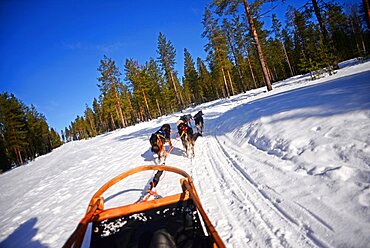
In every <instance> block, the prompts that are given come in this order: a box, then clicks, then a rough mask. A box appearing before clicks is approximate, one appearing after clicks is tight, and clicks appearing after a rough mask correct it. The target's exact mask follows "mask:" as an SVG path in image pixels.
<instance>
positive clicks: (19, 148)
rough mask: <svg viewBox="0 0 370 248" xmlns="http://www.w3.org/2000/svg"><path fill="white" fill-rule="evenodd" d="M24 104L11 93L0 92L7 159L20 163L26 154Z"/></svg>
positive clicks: (0, 116) (3, 137)
mask: <svg viewBox="0 0 370 248" xmlns="http://www.w3.org/2000/svg"><path fill="white" fill-rule="evenodd" d="M24 108H25V106H24V105H23V103H21V102H20V101H19V100H18V99H17V98H16V97H15V96H14V95H13V94H10V95H9V94H8V93H2V94H0V118H1V119H0V123H1V126H2V128H1V129H2V134H1V135H2V139H3V140H5V141H6V143H5V142H3V143H5V144H6V149H7V151H8V156H9V160H10V161H12V162H14V163H16V164H17V165H22V164H23V163H24V158H25V155H26V152H25V151H26V147H27V145H28V143H27V129H26V116H25V113H24Z"/></svg>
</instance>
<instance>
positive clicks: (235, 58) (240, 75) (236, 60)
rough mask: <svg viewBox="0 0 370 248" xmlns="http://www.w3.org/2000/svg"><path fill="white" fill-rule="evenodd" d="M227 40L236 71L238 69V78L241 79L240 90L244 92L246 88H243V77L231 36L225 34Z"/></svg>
mask: <svg viewBox="0 0 370 248" xmlns="http://www.w3.org/2000/svg"><path fill="white" fill-rule="evenodd" d="M227 40H228V41H229V45H230V48H231V52H232V54H233V56H234V61H235V67H236V69H237V71H238V74H239V78H240V81H241V84H240V86H241V90H242V91H243V92H246V90H245V88H244V79H243V74H242V73H241V71H240V66H239V63H238V58H237V56H236V52H235V48H234V46H233V44H232V43H231V38H230V36H229V35H228V36H227Z"/></svg>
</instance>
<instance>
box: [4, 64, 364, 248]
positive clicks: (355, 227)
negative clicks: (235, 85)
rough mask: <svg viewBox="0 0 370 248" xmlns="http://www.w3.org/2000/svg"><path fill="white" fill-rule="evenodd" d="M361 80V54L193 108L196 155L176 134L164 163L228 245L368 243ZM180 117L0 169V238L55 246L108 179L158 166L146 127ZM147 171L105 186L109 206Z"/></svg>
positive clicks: (173, 189) (169, 183) (136, 193)
mask: <svg viewBox="0 0 370 248" xmlns="http://www.w3.org/2000/svg"><path fill="white" fill-rule="evenodd" d="M369 78H370V63H369V62H368V63H365V64H362V65H358V66H357V67H356V70H354V69H348V68H345V69H342V70H341V71H339V72H338V74H337V75H335V76H333V77H329V78H324V79H320V80H317V81H314V82H311V81H305V79H304V77H296V78H293V79H290V80H287V81H283V82H279V83H277V84H274V91H273V92H269V93H266V92H264V89H256V90H253V91H250V92H247V93H245V94H241V95H238V96H234V97H231V98H229V99H221V100H217V101H213V102H209V103H205V104H202V105H200V106H197V107H195V108H190V109H188V110H187V112H186V113H191V114H195V113H196V112H197V111H198V110H202V111H203V113H205V116H204V119H205V132H204V136H203V137H199V138H198V140H197V141H196V145H195V157H194V158H193V159H189V158H187V157H186V156H185V153H184V149H183V147H182V144H181V141H179V140H176V139H174V140H173V144H175V148H174V149H173V150H172V152H171V154H170V155H169V156H168V158H167V160H166V165H167V166H175V167H178V168H180V169H183V170H185V171H186V172H188V173H189V174H190V175H191V176H192V178H193V180H194V183H195V186H196V190H197V192H198V194H199V196H200V199H201V202H202V205H203V207H204V208H205V210H206V212H207V214H208V216H209V217H210V219H211V221H212V223H213V224H214V226H215V228H216V230H217V231H218V233H219V234H220V236H221V238H222V239H223V240H224V242H225V244H226V246H227V247H235V248H239V247H243V248H244V247H368V244H369V243H370V218H369V216H370V215H369V213H370V188H369V185H370V168H369V165H370V155H369V154H370V146H369V144H370V131H369V130H370V98H369V94H368V92H370V84H369ZM182 114H184V113H177V114H175V115H170V116H164V117H162V118H159V119H156V120H152V121H150V122H146V123H140V124H138V125H136V126H131V127H128V128H125V129H121V130H116V131H114V132H110V133H107V134H104V135H100V136H98V137H95V138H93V139H90V140H82V141H75V142H70V143H67V144H65V145H63V146H62V147H60V148H58V149H55V150H54V151H53V152H52V153H50V154H47V155H45V156H42V157H39V158H37V159H36V160H35V161H32V162H30V163H29V164H28V165H26V166H22V167H19V168H16V169H14V170H12V171H10V172H7V173H4V174H2V175H0V184H1V185H2V190H1V192H0V213H1V215H0V247H35V248H38V247H61V246H63V244H64V242H65V241H66V239H67V238H68V237H69V235H70V234H71V233H72V232H73V230H74V228H75V227H76V225H77V223H78V222H79V220H80V219H81V218H82V217H83V215H84V213H85V210H86V207H87V205H88V203H89V200H90V198H91V197H92V196H93V194H94V193H95V192H96V191H97V190H98V189H99V188H100V187H101V186H102V185H103V184H104V183H106V182H107V181H109V180H110V179H112V178H113V177H115V176H117V175H118V174H120V173H122V172H123V171H126V170H128V169H130V168H134V167H136V166H139V165H148V164H155V161H154V160H153V154H152V153H151V152H150V147H149V141H148V140H149V136H150V134H151V133H153V132H155V131H156V130H157V129H158V128H159V127H160V126H161V125H162V124H164V123H169V124H170V125H171V127H172V129H173V130H175V129H176V124H175V123H176V121H177V120H178V118H179V116H180V115H182ZM173 138H175V137H174V136H173ZM153 175H154V173H153V172H144V173H140V174H138V175H134V176H132V177H129V178H127V180H125V181H124V182H122V183H119V184H117V185H115V186H114V187H112V188H111V189H109V190H108V191H107V192H106V193H105V194H104V195H103V196H104V197H105V208H110V207H114V206H119V205H125V204H130V203H133V202H135V201H136V200H138V198H139V197H140V195H141V193H142V192H143V190H144V189H145V186H146V185H147V183H148V181H149V180H150V178H151V177H152V176H153ZM156 190H157V192H158V194H160V195H162V196H165V195H170V194H174V193H177V192H179V191H180V190H181V188H180V183H179V177H178V176H177V175H174V174H173V173H165V174H164V175H163V176H162V178H161V181H160V182H159V184H158V186H157V189H156Z"/></svg>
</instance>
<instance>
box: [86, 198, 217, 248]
mask: <svg viewBox="0 0 370 248" xmlns="http://www.w3.org/2000/svg"><path fill="white" fill-rule="evenodd" d="M211 241H212V239H211V237H209V236H206V234H205V233H204V231H203V228H202V224H201V222H200V219H199V214H198V212H197V210H196V207H195V206H194V203H193V201H192V200H191V199H188V200H186V201H179V202H177V203H174V204H170V205H167V206H163V207H158V208H154V209H150V210H147V211H144V212H138V213H133V214H129V215H127V216H121V217H118V218H112V219H108V220H104V221H101V222H93V228H92V234H91V243H90V247H92V248H95V247H134V248H144V247H145V248H147V247H153V248H154V247H161V248H164V247H166V248H169V247H171V248H172V247H178V248H188V247H194V248H196V247H199V248H200V247H212V242H211Z"/></svg>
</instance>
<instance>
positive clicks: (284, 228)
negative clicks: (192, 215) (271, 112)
mask: <svg viewBox="0 0 370 248" xmlns="http://www.w3.org/2000/svg"><path fill="white" fill-rule="evenodd" d="M201 142H202V144H200V143H201ZM201 142H198V144H197V146H196V160H194V161H196V162H194V161H192V162H191V168H190V170H189V171H190V173H191V174H192V176H193V177H194V178H195V183H196V187H197V188H199V191H200V195H201V197H202V198H203V197H205V198H210V197H212V198H216V199H217V202H219V206H207V207H206V206H205V208H206V211H207V213H208V214H209V215H210V216H213V218H214V224H215V227H216V229H217V227H219V229H220V230H228V232H227V233H226V232H220V235H221V236H222V238H223V239H224V240H225V242H227V243H228V244H230V245H231V246H232V247H246V246H248V247H265V246H269V247H317V246H319V247H330V245H328V244H327V242H326V241H324V240H321V239H320V238H319V237H316V236H315V232H314V231H313V229H314V230H319V231H320V233H326V234H327V236H333V235H334V234H333V230H332V228H331V227H330V225H329V224H327V223H325V221H324V220H322V219H321V218H320V217H318V216H316V215H315V214H314V213H312V212H311V211H310V210H308V209H306V208H304V207H302V206H301V205H300V204H299V203H296V202H294V201H290V200H289V199H283V198H282V196H281V195H279V194H278V193H277V192H276V191H275V190H273V189H272V188H271V187H269V186H267V185H264V184H260V183H258V182H257V181H256V180H254V179H253V178H252V177H251V175H249V174H248V173H247V172H246V171H245V170H244V169H243V166H242V165H241V164H244V165H245V164H248V163H258V166H260V167H261V168H264V167H266V166H268V167H271V168H273V169H275V171H277V172H278V173H280V174H283V173H284V172H283V171H282V170H280V169H277V166H276V165H273V164H266V161H263V159H262V160H261V158H260V157H254V156H252V157H251V154H253V153H254V152H251V154H248V157H249V158H248V160H247V161H248V162H245V161H242V162H241V161H238V157H243V158H245V150H240V151H238V149H237V146H236V145H235V143H234V142H230V141H228V140H227V139H223V140H222V142H223V143H222V142H221V141H220V138H217V137H216V136H206V137H204V138H203V141H201ZM198 147H201V148H200V149H197V148H198ZM205 147H207V151H206V150H205ZM252 148H253V147H251V150H252ZM243 151H244V152H243ZM231 153H234V154H235V153H238V156H235V157H236V158H233V157H234V156H233V155H231ZM259 155H260V154H259ZM221 164H223V165H227V166H220V165H221ZM261 170H263V169H261ZM201 182H207V184H210V185H212V186H213V187H207V186H206V185H203V184H202V183H201ZM205 202H208V201H207V200H205ZM230 205H234V206H233V207H232V208H231V209H238V210H240V211H238V212H235V211H234V212H232V211H230V210H228V209H229V207H230ZM235 205H236V207H235ZM217 213H222V214H223V215H222V216H218V215H217ZM302 219H303V220H304V222H302ZM220 225H221V226H222V227H221V226H220ZM225 226H228V227H227V228H225ZM240 226H243V227H245V226H247V228H244V230H251V231H252V232H248V233H246V232H245V231H243V230H242V229H240V228H239V227H240ZM253 230H259V231H258V232H254V231H253ZM330 233H331V234H330Z"/></svg>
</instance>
